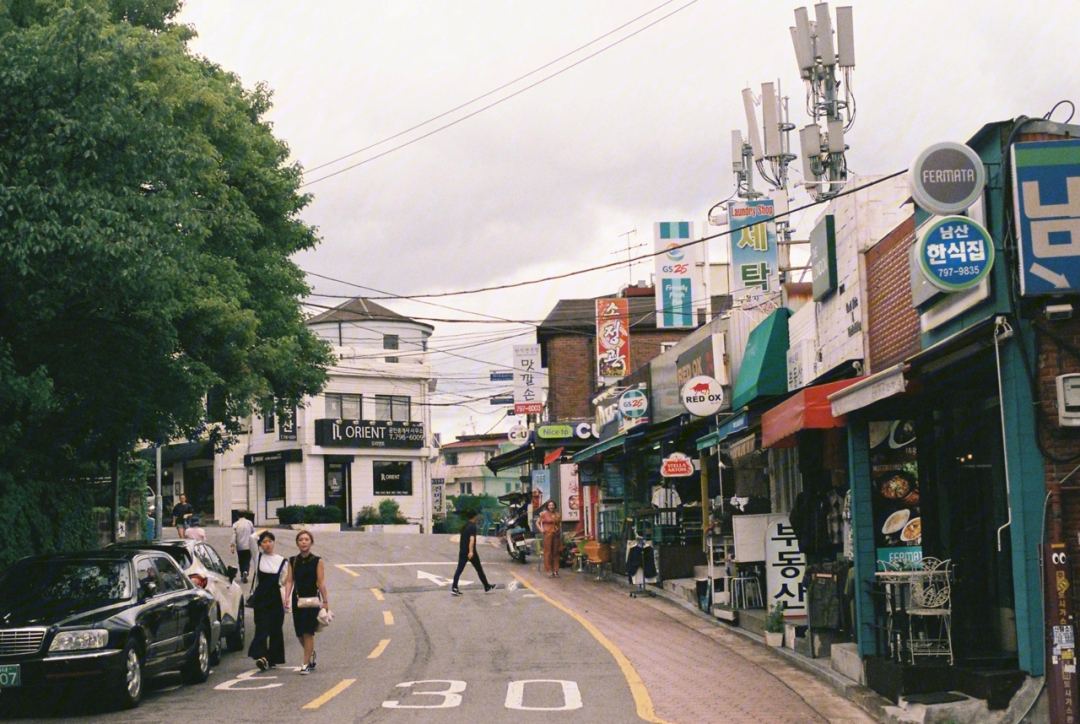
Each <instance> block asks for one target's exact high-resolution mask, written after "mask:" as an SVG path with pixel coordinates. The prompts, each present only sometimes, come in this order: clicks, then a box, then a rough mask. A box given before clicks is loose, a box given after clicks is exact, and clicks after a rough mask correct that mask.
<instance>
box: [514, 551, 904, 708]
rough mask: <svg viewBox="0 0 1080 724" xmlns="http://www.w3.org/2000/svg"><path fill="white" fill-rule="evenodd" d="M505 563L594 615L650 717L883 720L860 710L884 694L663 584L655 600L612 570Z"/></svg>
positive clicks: (573, 607)
mask: <svg viewBox="0 0 1080 724" xmlns="http://www.w3.org/2000/svg"><path fill="white" fill-rule="evenodd" d="M507 570H509V571H512V572H513V573H514V574H515V575H517V576H519V577H520V578H521V579H523V580H524V581H526V582H527V583H528V584H529V585H531V586H533V587H534V588H535V589H536V590H537V591H539V592H541V593H543V594H544V595H546V596H548V597H550V598H551V599H552V600H554V601H557V602H558V603H560V604H561V605H563V606H565V607H566V608H568V609H569V610H571V611H573V612H574V613H576V614H578V615H579V616H581V617H583V618H584V619H586V620H587V621H589V622H590V623H592V624H593V625H594V626H595V627H596V629H598V630H599V631H600V632H601V633H602V634H603V635H604V636H606V637H607V638H608V639H609V640H610V641H611V642H612V643H613V644H614V645H615V646H616V647H618V649H619V650H621V651H622V653H623V654H625V656H626V657H627V658H628V659H629V661H630V663H631V664H632V665H633V668H634V669H635V670H636V671H637V674H638V675H639V676H640V677H641V680H642V682H643V683H644V685H645V689H646V690H647V691H648V695H649V697H650V698H651V700H652V705H653V709H654V711H655V715H656V716H655V719H654V720H653V721H655V722H664V723H666V724H704V723H708V722H716V724H744V723H750V722H759V723H761V724H811V723H814V724H818V723H821V722H834V723H836V724H856V723H857V724H870V723H871V722H876V721H882V717H881V716H880V715H876V716H871V714H869V713H867V710H870V711H873V710H874V709H876V708H877V707H878V705H885V704H888V702H886V701H885V700H884V699H882V698H881V697H878V696H877V695H876V694H873V692H869V691H868V690H866V689H865V687H860V686H858V685H857V684H855V682H850V684H851V686H847V685H838V684H843V682H838V681H836V680H835V679H832V680H830V679H828V678H822V676H823V672H819V671H808V670H806V669H805V668H803V667H802V666H800V665H797V662H795V661H792V660H790V658H789V657H788V656H786V655H785V654H784V653H783V652H782V651H781V650H777V649H771V648H768V647H766V646H765V645H764V643H763V642H758V641H755V640H754V639H756V638H758V637H755V636H753V635H752V634H745V633H741V632H737V631H736V630H735V629H732V628H730V627H728V626H725V625H723V624H721V623H720V622H719V621H717V620H716V619H714V618H712V617H709V616H706V615H705V614H703V613H700V612H698V611H696V609H693V608H692V607H691V606H689V605H683V604H682V603H681V602H679V601H678V600H677V599H675V598H674V597H671V596H669V595H665V594H664V593H662V592H658V595H657V597H656V598H646V597H642V598H631V597H630V596H629V593H630V591H631V590H632V589H631V588H630V586H628V585H626V584H625V583H623V582H622V580H621V579H617V580H616V579H615V578H614V577H610V578H609V580H606V581H597V580H596V578H595V576H591V575H589V574H586V573H575V572H573V571H568V570H564V571H562V572H561V574H560V576H561V577H560V578H558V579H553V578H549V577H548V576H547V575H546V574H544V573H542V572H539V571H537V569H536V566H535V565H527V566H514V567H512V568H509V569H507ZM651 588H652V587H650V589H651ZM583 634H584V635H589V634H585V633H584V632H583ZM830 671H831V670H830ZM834 676H838V675H835V674H834ZM839 678H841V679H842V678H843V677H839ZM864 693H865V694H866V695H865V696H864ZM855 702H858V704H857V703H855ZM878 711H881V710H880V709H879V710H878ZM875 714H877V712H875Z"/></svg>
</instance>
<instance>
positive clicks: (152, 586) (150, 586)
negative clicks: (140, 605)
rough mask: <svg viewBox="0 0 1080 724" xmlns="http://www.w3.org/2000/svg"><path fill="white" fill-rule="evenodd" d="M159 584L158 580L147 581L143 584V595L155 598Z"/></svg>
mask: <svg viewBox="0 0 1080 724" xmlns="http://www.w3.org/2000/svg"><path fill="white" fill-rule="evenodd" d="M157 592H158V584H157V582H156V581H146V582H144V583H143V584H142V597H143V598H153V597H154V596H156V595H157Z"/></svg>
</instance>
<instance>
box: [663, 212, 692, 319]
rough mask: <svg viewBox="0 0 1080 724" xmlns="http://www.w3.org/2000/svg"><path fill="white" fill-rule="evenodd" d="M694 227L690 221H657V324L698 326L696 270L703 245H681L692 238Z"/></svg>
mask: <svg viewBox="0 0 1080 724" xmlns="http://www.w3.org/2000/svg"><path fill="white" fill-rule="evenodd" d="M693 231H694V226H693V224H691V223H690V222H689V221H658V222H656V223H655V224H653V238H654V240H655V250H656V252H657V254H656V256H654V257H653V259H654V261H655V264H656V270H655V271H656V326H657V327H658V328H660V329H665V328H679V327H693V326H694V298H695V295H694V292H695V289H694V274H695V272H696V271H697V264H698V261H699V257H700V255H701V245H700V244H694V245H693V246H684V247H682V248H679V247H680V246H682V245H683V244H686V243H687V242H689V241H690V240H691V239H692V234H693ZM660 252H663V253H660ZM699 296H700V295H699Z"/></svg>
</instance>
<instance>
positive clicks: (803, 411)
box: [761, 377, 863, 447]
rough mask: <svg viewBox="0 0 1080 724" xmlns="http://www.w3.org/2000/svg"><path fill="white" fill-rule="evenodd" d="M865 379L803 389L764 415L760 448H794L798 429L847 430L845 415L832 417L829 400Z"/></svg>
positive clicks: (858, 378)
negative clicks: (841, 428) (837, 428)
mask: <svg viewBox="0 0 1080 724" xmlns="http://www.w3.org/2000/svg"><path fill="white" fill-rule="evenodd" d="M861 379H863V378H862V377H856V378H855V379H851V380H840V381H839V382H830V383H828V384H825V385H816V386H814V387H804V388H803V389H801V390H799V391H798V392H796V393H795V394H794V395H793V396H792V397H789V398H787V399H786V400H784V401H783V402H781V403H780V404H779V405H777V406H776V407H774V408H772V409H771V410H769V411H768V412H766V413H764V414H763V415H762V416H761V447H794V446H795V442H796V440H795V433H797V432H798V431H799V430H810V429H818V430H821V429H825V428H829V427H845V426H846V425H847V419H846V418H845V417H844V416H842V415H841V416H840V417H833V414H832V406H831V405H830V403H829V400H828V397H829V395H831V394H833V393H834V392H839V391H840V390H842V389H844V388H845V387H848V386H850V385H853V384H855V383H856V382H858V381H859V380H861Z"/></svg>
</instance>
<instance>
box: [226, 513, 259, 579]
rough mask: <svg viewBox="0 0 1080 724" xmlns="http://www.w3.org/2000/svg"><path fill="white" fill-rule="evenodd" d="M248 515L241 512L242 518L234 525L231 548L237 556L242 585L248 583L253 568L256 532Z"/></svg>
mask: <svg viewBox="0 0 1080 724" xmlns="http://www.w3.org/2000/svg"><path fill="white" fill-rule="evenodd" d="M248 515H249V513H248V511H246V510H244V511H241V513H240V517H239V518H237V519H236V522H235V523H233V524H232V545H231V546H230V548H232V552H233V553H235V554H236V561H237V566H238V567H239V568H240V582H241V583H247V579H248V568H249V567H250V566H251V536H252V534H253V533H254V532H255V524H254V523H252V522H251V519H250V518H248Z"/></svg>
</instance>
